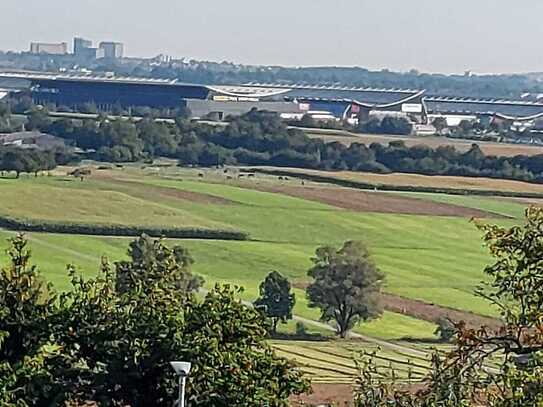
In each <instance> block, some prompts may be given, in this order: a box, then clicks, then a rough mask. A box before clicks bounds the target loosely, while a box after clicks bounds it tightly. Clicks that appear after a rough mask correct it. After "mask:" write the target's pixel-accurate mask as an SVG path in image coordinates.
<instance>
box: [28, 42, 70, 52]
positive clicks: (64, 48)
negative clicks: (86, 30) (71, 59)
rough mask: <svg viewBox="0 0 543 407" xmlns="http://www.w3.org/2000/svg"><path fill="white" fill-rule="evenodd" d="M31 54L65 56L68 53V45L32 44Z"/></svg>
mask: <svg viewBox="0 0 543 407" xmlns="http://www.w3.org/2000/svg"><path fill="white" fill-rule="evenodd" d="M30 53H31V54H49V55H65V54H67V53H68V44H67V43H65V42H60V43H56V44H51V43H45V42H31V43H30Z"/></svg>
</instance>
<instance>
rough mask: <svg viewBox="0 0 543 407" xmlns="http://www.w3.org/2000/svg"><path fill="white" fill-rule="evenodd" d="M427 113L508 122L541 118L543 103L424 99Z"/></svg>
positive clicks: (445, 98) (443, 98)
mask: <svg viewBox="0 0 543 407" xmlns="http://www.w3.org/2000/svg"><path fill="white" fill-rule="evenodd" d="M424 102H425V104H426V108H427V109H428V112H429V113H442V114H444V113H449V114H479V115H485V114H486V115H496V116H498V117H502V118H504V119H510V120H531V119H536V118H538V117H543V103H540V102H530V101H519V100H503V99H472V98H455V97H434V96H433V97H425V98H424Z"/></svg>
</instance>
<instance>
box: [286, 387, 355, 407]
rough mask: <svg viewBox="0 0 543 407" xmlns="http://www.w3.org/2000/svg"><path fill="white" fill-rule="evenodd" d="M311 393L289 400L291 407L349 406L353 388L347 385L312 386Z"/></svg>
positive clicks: (351, 401) (351, 400)
mask: <svg viewBox="0 0 543 407" xmlns="http://www.w3.org/2000/svg"><path fill="white" fill-rule="evenodd" d="M312 387H313V393H312V394H304V395H301V396H295V397H292V398H291V400H290V401H291V405H292V406H321V405H324V406H338V407H346V406H351V405H352V403H353V387H352V386H351V385H349V384H324V383H323V384H313V386H312Z"/></svg>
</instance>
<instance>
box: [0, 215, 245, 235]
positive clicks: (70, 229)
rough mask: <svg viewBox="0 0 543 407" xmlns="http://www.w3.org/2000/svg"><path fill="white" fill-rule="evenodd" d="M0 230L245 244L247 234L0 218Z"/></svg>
mask: <svg viewBox="0 0 543 407" xmlns="http://www.w3.org/2000/svg"><path fill="white" fill-rule="evenodd" d="M0 228H4V229H7V230H13V231H20V232H45V233H61V234H71V235H90V236H126V237H135V236H140V235H142V234H147V235H149V236H152V237H167V238H171V239H210V240H249V235H248V234H247V233H245V232H239V231H232V230H218V229H198V228H160V227H144V226H123V225H93V224H82V223H52V222H43V221H34V220H20V219H13V218H9V217H3V216H0Z"/></svg>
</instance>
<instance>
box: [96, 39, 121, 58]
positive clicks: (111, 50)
mask: <svg viewBox="0 0 543 407" xmlns="http://www.w3.org/2000/svg"><path fill="white" fill-rule="evenodd" d="M100 49H101V50H103V53H104V56H103V57H104V58H107V59H118V58H122V57H123V56H124V45H123V44H122V43H121V42H111V41H105V42H101V43H100Z"/></svg>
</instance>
